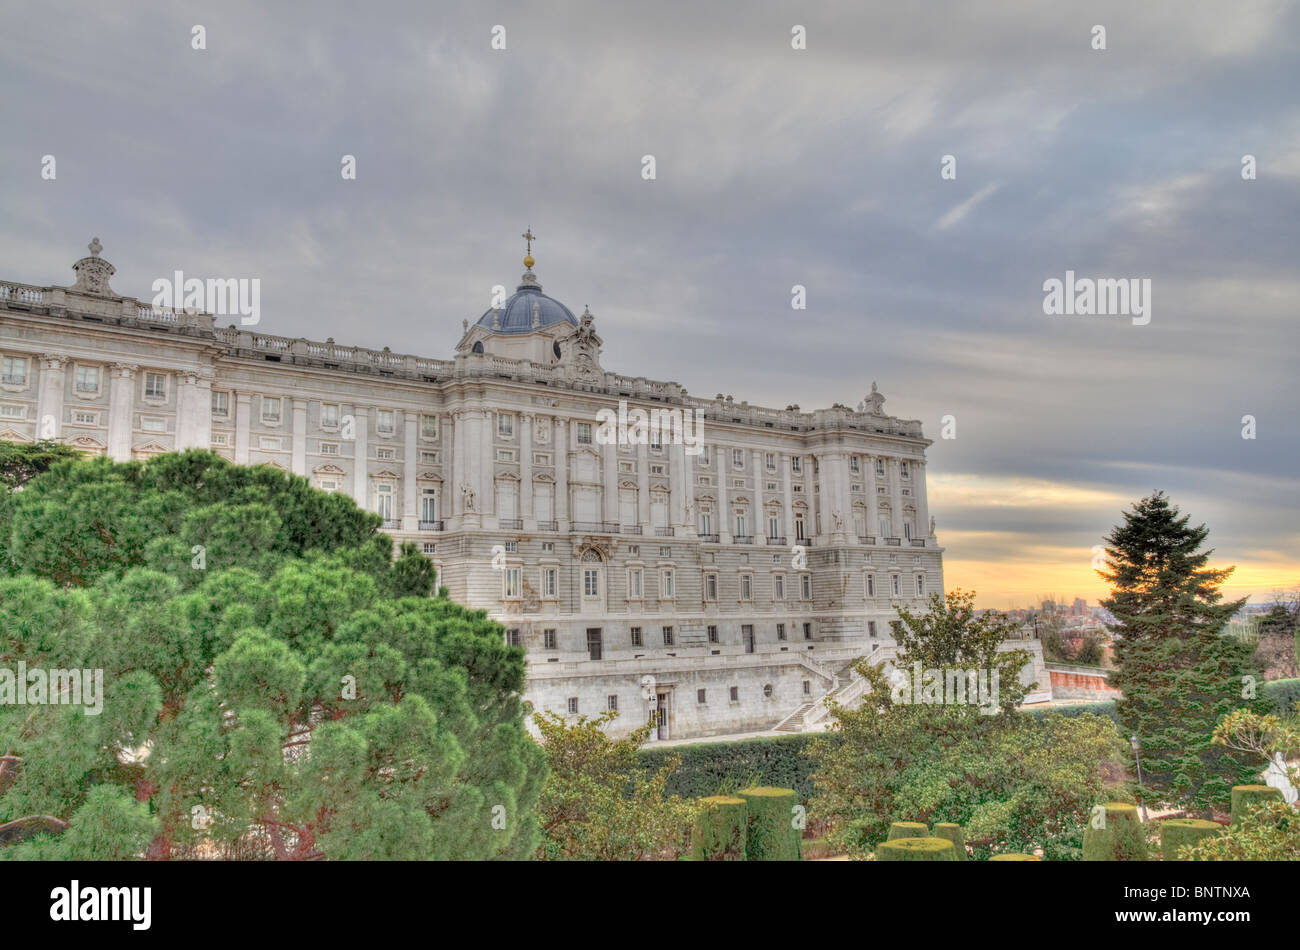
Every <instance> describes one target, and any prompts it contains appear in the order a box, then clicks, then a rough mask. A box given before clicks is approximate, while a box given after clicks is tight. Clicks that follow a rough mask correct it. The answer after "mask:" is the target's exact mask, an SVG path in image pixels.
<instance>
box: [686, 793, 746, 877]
mask: <svg viewBox="0 0 1300 950" xmlns="http://www.w3.org/2000/svg"><path fill="white" fill-rule="evenodd" d="M748 824H749V807H748V806H747V805H746V803H745V800H744V799H743V798H736V797H735V796H733V795H714V796H712V797H710V798H701V799H700V811H699V813H698V814H697V815H696V816H695V827H694V830H693V831H692V833H691V860H692V861H743V860H745V841H746V838H747V837H748V836H747V830H748V829H747V826H748Z"/></svg>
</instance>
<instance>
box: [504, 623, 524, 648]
mask: <svg viewBox="0 0 1300 950" xmlns="http://www.w3.org/2000/svg"><path fill="white" fill-rule="evenodd" d="M523 645H524V640H523V637H522V636H520V633H519V628H518V627H511V628H510V629H509V630H507V631H506V646H508V647H519V646H523Z"/></svg>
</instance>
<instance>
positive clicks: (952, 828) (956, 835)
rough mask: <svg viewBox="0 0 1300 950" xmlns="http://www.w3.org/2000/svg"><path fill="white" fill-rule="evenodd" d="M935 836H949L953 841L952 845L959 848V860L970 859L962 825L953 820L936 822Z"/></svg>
mask: <svg viewBox="0 0 1300 950" xmlns="http://www.w3.org/2000/svg"><path fill="white" fill-rule="evenodd" d="M934 836H935V837H936V838H947V839H948V840H949V841H951V842H952V846H953V847H954V848H956V849H957V860H958V861H966V860H969V855H967V854H966V835H965V834H963V833H962V830H961V825H959V824H956V823H955V822H951V821H940V822H936V823H935V826H934Z"/></svg>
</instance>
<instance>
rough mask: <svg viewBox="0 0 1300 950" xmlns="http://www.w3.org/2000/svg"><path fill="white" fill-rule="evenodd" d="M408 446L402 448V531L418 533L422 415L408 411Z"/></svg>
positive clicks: (406, 433) (406, 416)
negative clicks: (417, 489) (418, 467)
mask: <svg viewBox="0 0 1300 950" xmlns="http://www.w3.org/2000/svg"><path fill="white" fill-rule="evenodd" d="M405 418H406V432H405V436H406V444H405V445H404V446H403V447H402V455H403V458H402V530H403V531H418V530H419V527H420V509H419V504H420V503H419V500H418V499H417V498H416V491H415V476H416V475H417V474H418V472H417V464H418V460H419V458H420V449H419V443H420V414H419V413H418V412H412V411H411V410H410V409H408V410H406V413H405Z"/></svg>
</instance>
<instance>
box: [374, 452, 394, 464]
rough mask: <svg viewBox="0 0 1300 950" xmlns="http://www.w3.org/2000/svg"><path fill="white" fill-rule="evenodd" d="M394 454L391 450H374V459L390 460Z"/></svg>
mask: <svg viewBox="0 0 1300 950" xmlns="http://www.w3.org/2000/svg"><path fill="white" fill-rule="evenodd" d="M394 454H395V453H394V452H393V450H392V449H375V458H377V459H383V460H385V461H387V460H389V459H392V458H393V456H394Z"/></svg>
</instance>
